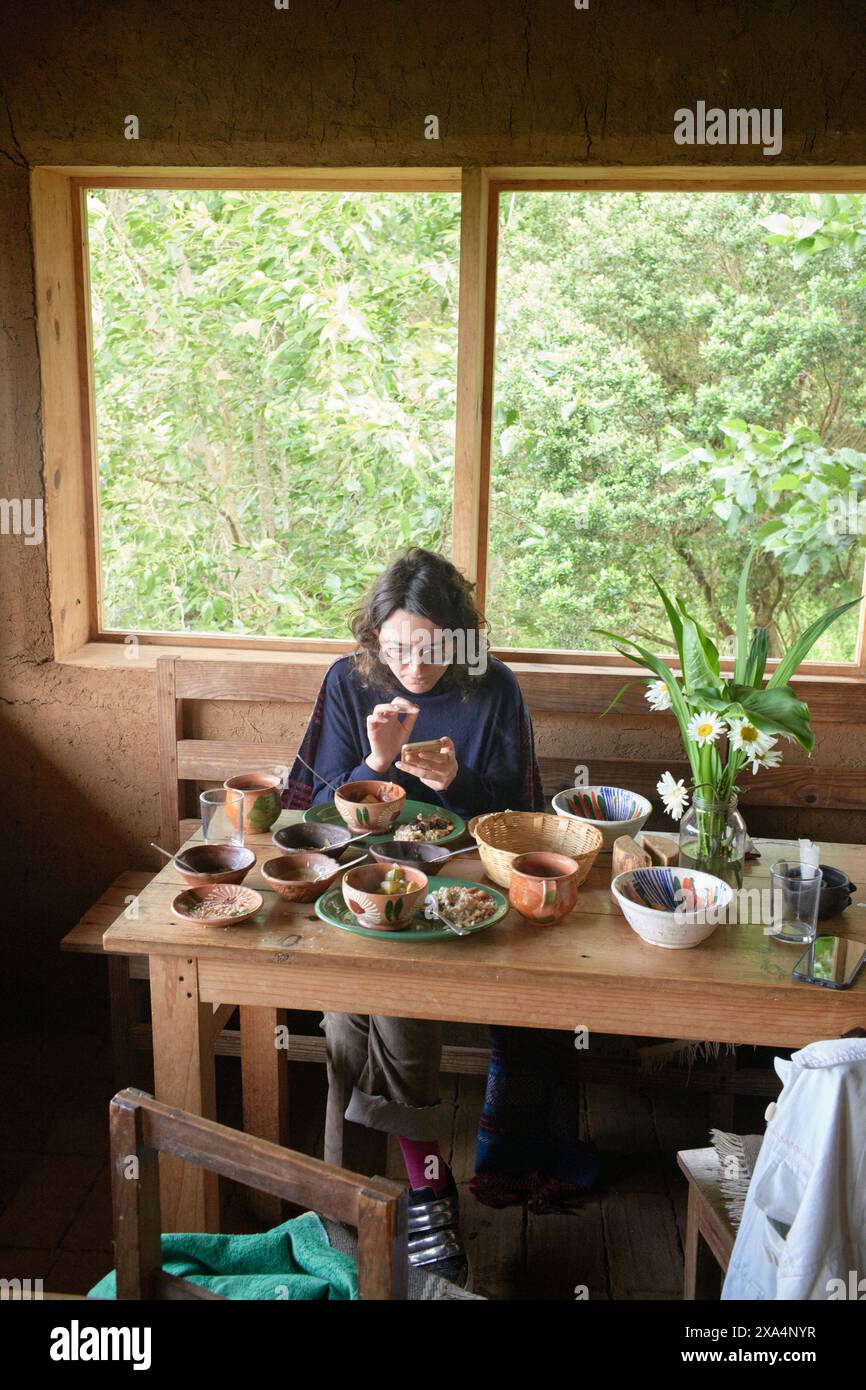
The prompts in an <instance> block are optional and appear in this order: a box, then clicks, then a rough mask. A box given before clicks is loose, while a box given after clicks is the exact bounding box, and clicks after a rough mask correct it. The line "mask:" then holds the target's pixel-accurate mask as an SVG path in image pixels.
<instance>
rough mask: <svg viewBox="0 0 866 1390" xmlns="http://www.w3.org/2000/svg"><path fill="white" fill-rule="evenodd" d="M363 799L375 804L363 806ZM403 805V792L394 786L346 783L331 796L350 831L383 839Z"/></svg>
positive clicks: (373, 783)
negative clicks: (365, 833)
mask: <svg viewBox="0 0 866 1390" xmlns="http://www.w3.org/2000/svg"><path fill="white" fill-rule="evenodd" d="M365 796H375V797H377V798H378V800H376V801H373V802H369V803H367V804H363V799H364V797H365ZM405 801H406V792H405V791H404V789H403V788H402V787H398V786H397V783H396V782H346V783H345V785H344V786H342V787H338V788H337V791H336V792H335V793H334V805H335V806H336V808H337V811H338V812H339V814H340V815H341V816H342V818H343V821H344V822H345V824H346V825H347V826H348V827H349V829H350V830H352V831H354V833H355V834H356V835H357V834H363V833H364V832H365V831H369V833H370V834H372V835H384V833H385V831H386V830H390V829H391V826H392V825H393V824H394V822H395V821H397V820H399V818H400V813H401V812H402V810H403V806H404V804H405Z"/></svg>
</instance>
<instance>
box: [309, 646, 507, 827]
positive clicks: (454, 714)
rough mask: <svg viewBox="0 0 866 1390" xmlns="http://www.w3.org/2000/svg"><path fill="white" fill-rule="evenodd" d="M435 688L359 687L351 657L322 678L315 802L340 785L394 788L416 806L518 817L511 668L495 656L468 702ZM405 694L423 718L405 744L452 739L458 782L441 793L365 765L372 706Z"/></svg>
mask: <svg viewBox="0 0 866 1390" xmlns="http://www.w3.org/2000/svg"><path fill="white" fill-rule="evenodd" d="M441 684H442V682H441V681H440V682H439V683H438V685H437V686H434V687H433V689H432V690H429V691H427V693H426V694H423V695H419V694H417V693H416V692H415V691H409V690H406V689H405V688H404V687H403V686H402V685H400V684H399V682H398V684H397V689H396V690H391V691H384V690H375V689H372V688H365V687H364V686H362V685H361V683H360V680H359V678H358V675H357V673H356V671H355V669H354V664H353V662H352V659H351V657H348V656H345V657H342V658H341V659H340V660H339V661H335V662H334V664H333V666H332V667H331V668H330V670H329V671H328V674H327V676H326V677H325V705H324V710H323V715H322V729H321V733H320V736H319V745H318V748H317V750H316V759H315V762H316V772H317V773H318V774H319V777H318V778H317V779H316V783H315V786H314V789H313V801H329V800H330V799H331V797H332V796H333V792H332V791H331V788H330V787H328V786H326V785H325V782H324V781H323V780H320V778H321V779H324V778H327V780H328V781H329V782H331V783H333V785H334V786H336V787H339V786H340V784H341V783H344V782H359V781H364V780H365V779H371V780H373V781H377V782H378V781H383V780H387V781H391V782H396V783H398V784H399V785H400V786H401V787H405V789H406V795H407V796H408V797H409V798H410V799H412V800H415V801H426V802H428V803H430V804H431V805H434V806H442V807H444V808H445V809H446V810H449V811H454V812H455V813H456V814H457V815H458V816H462V817H463V818H464V819H466V818H467V817H469V816H476V815H479V814H480V813H481V812H485V811H506V810H519V809H521V807H522V804H523V796H524V790H523V772H522V768H521V750H520V710H521V705H522V703H523V696H522V693H521V690H520V686H519V685H518V683H517V680H516V679H515V677H514V675H513V674H512V672H511V671H509V669H508V667H507V666H505V665H503V663H502V662H501V661H497V660H496V658H495V657H491V658H490V659H489V662H488V669H487V672H486V674H485V675H484V676H480V677H478V678H477V679H476V681H475V682H474V686H475V688H473V690H472V691H471V693H470V695H469V698H468V699H463V698H462V694H461V692H460V691H459V690H454V689H453V688H452V689H445V690H440V689H439V688H438V687H439V686H441ZM395 695H402V696H403V697H404V699H406V700H410V701H411V702H412V704H414V705H417V707H418V709H419V710H420V714H419V715H418V718H417V719H416V721H415V726H414V728H413V730H412V733H411V734H410V735H408V739H407V741H411V742H412V743H417V742H420V741H421V740H422V739H433V738H444V737H445V736H447V737H449V738H451V739H453V741H454V750H455V755H456V758H457V763H458V769H459V770H458V772H457V776H456V777H455V778H454V781H453V782H452V783H451V785H450V787H448V788H447V789H446V790H445V791H444V792H437V791H434V790H433V788H432V787H426V786H425V785H424V783H423V782H421V781H419V780H418V778H417V777H413V776H411V774H410V773H408V772H400V771H399V770H398V769H397V768H395V767H391V768H389V769H388V771H387V772H386V773H381V772H375V771H374V770H373V768H371V767H368V765H367V763H366V762H365V761H364V759H365V757H366V755H367V754H368V753H369V751H370V741H369V739H368V738H367V715H368V714H371V713H372V711H373V707H374V706H375V705H378V704H383V703H387V702H388V701H390V700H392V699H393V698H394V696H395Z"/></svg>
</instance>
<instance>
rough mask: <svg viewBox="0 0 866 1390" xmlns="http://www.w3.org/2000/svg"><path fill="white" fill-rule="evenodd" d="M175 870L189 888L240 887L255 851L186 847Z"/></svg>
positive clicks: (214, 847) (220, 846)
mask: <svg viewBox="0 0 866 1390" xmlns="http://www.w3.org/2000/svg"><path fill="white" fill-rule="evenodd" d="M180 858H181V861H182V862H181V863H180V864H178V862H177V860H175V861H174V862H175V868H176V869H177V871H178V873H179V874H180V876H181V878H182V879H184V881H185V882H186V883H188V884H189V886H190V888H207V887H210V886H211V885H212V884H215V883H240V882H241V880H242V879H243V878H245V877H246V875H247V874H248V873H249V871H250V869H251V868H252V867H253V865H254V864H255V862H256V855H255V850H251V849H246V848H245V847H244V846H243V845H187V847H186V849H185V850H182V851H180Z"/></svg>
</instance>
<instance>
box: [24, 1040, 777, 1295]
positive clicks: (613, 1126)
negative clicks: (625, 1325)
mask: <svg viewBox="0 0 866 1390" xmlns="http://www.w3.org/2000/svg"><path fill="white" fill-rule="evenodd" d="M140 1060H141V1062H142V1063H143V1064H144V1069H143V1071H142V1072H141V1074H140V1075H138V1076H136V1077H135V1078H130V1080H131V1081H133V1082H134V1084H137V1085H139V1086H142V1087H143V1088H144V1089H149V1087H150V1082H149V1076H148V1070H147V1068H148V1059H147V1058H146V1057H143V1056H142V1057H141V1059H140ZM217 1069H218V1077H217V1080H218V1094H219V1111H220V1114H219V1118H220V1119H221V1120H223V1121H224V1122H225V1123H227V1124H239V1121H240V1085H239V1067H238V1064H237V1062H236V1061H234V1060H233V1059H231V1058H223V1057H221V1058H218V1059H217ZM290 1084H291V1087H292V1123H293V1130H292V1144H293V1147H297V1148H299V1149H302V1150H304V1151H305V1152H308V1153H313V1154H318V1155H321V1148H322V1133H323V1120H324V1100H325V1074H324V1068H322V1067H321V1066H316V1065H313V1064H304V1063H293V1064H292V1066H291V1080H290ZM443 1085H444V1090H443V1099H444V1100H445V1101H446V1102H447V1103H448V1104H449V1105H450V1107H451V1134H450V1142H449V1145H448V1154H447V1156H448V1159H449V1162H450V1163H451V1165H452V1167H453V1170H454V1173H455V1177H456V1179H457V1181H458V1183H459V1185H460V1192H461V1210H462V1226H463V1235H464V1240H465V1241H466V1245H467V1248H468V1251H469V1257H470V1260H471V1263H472V1269H473V1287H474V1289H475V1291H476V1292H477V1293H482V1294H485V1295H486V1296H488V1297H490V1298H494V1299H516V1300H523V1299H533V1300H538V1299H545V1300H547V1299H550V1300H561V1299H566V1300H572V1299H574V1298H575V1297H576V1290H582V1289H584V1288H585V1290H586V1295H584V1296H588V1297H590V1298H595V1299H599V1298H601V1299H677V1298H679V1297H680V1296H681V1291H682V1245H683V1234H684V1231H683V1222H684V1220H685V1187H684V1182H683V1180H682V1178H681V1175H680V1174H679V1172H678V1170H677V1167H676V1162H675V1154H676V1151H677V1149H680V1148H694V1147H697V1146H700V1145H703V1144H705V1143H706V1142H707V1141H708V1126H709V1123H710V1119H709V1113H708V1106H709V1102H708V1100H707V1097H706V1094H704V1093H701V1092H698V1091H690V1090H689V1089H688V1088H684V1089H680V1090H675V1091H673V1090H671V1091H668V1090H663V1091H659V1090H653V1091H636V1090H624V1089H620V1088H615V1087H609V1086H598V1085H593V1086H587V1087H584V1088H582V1092H581V1125H582V1130H583V1137H585V1138H589V1139H592V1140H593V1141H594V1142H595V1143H596V1145H597V1146H598V1148H599V1151H600V1152H601V1154H602V1156H603V1157H605V1158H606V1159H607V1160H608V1172H609V1174H610V1180H609V1185H608V1187H607V1189H606V1190H605V1191H604V1192H602V1193H600V1194H599V1195H598V1196H593V1197H590V1198H588V1199H587V1200H586V1202H585V1204H584V1206H583V1207H582V1208H581V1209H580V1210H579V1211H577V1212H576V1213H575V1214H573V1215H569V1216H552V1215H551V1216H528V1215H527V1214H526V1213H525V1211H523V1210H522V1209H516V1208H508V1209H506V1210H504V1211H493V1210H491V1209H489V1208H487V1207H483V1206H480V1205H479V1204H478V1203H477V1202H476V1201H475V1200H474V1199H473V1198H472V1197H471V1195H470V1194H469V1192H468V1188H467V1183H468V1180H469V1178H470V1177H471V1175H472V1172H473V1171H474V1149H475V1129H476V1125H477V1122H478V1114H479V1110H480V1106H481V1097H482V1086H483V1083H482V1079H481V1078H480V1077H467V1076H461V1077H456V1076H447V1077H444V1078H443ZM115 1089H116V1086H115V1084H114V1078H113V1076H112V1066H111V1053H110V1048H109V1045H108V1041H107V1039H106V1038H103V1037H101V1036H97V1035H60V1036H58V1035H50V1034H48V1035H42V1036H40V1035H34V1036H31V1037H28V1038H21V1037H17V1038H14V1039H11V1040H7V1041H6V1042H5V1043H4V1044H3V1046H2V1047H0V1116H2V1136H0V1278H6V1279H11V1278H20V1279H25V1278H30V1279H38V1278H41V1279H43V1281H44V1288H45V1289H46V1290H51V1291H52V1292H56V1293H85V1292H86V1291H87V1289H88V1288H90V1287H91V1286H92V1285H93V1284H94V1283H95V1282H96V1280H97V1279H99V1278H100V1277H101V1276H102V1275H103V1274H105V1273H106V1272H107V1271H108V1270H109V1269H110V1268H111V1264H112V1259H111V1207H110V1180H109V1168H108V1145H107V1134H108V1123H107V1119H108V1109H107V1108H108V1102H109V1100H110V1098H111V1096H112V1095H113V1094H114V1091H115ZM765 1104H766V1102H765V1101H761V1102H757V1101H754V1100H751V1099H743V1100H740V1101H738V1103H737V1111H736V1116H735V1122H736V1126H737V1128H738V1129H740V1131H741V1132H749V1133H755V1132H759V1131H760V1130H761V1129H762V1128H763V1125H762V1118H761V1117H762V1115H763V1109H764V1106H765ZM389 1176H393V1177H396V1178H400V1179H402V1178H403V1176H404V1174H403V1171H402V1166H401V1164H400V1158H399V1151H398V1150H395V1151H394V1152H393V1153H392V1154H391V1155H390V1158H389ZM227 1196H228V1201H227V1202H226V1208H225V1212H226V1215H225V1219H224V1221H223V1227H224V1229H226V1230H243V1229H250V1227H249V1225H248V1224H247V1221H246V1218H245V1214H244V1206H243V1202H242V1198H241V1194H240V1193H239V1192H238V1191H237V1190H234V1191H232V1192H230V1193H228V1194H227Z"/></svg>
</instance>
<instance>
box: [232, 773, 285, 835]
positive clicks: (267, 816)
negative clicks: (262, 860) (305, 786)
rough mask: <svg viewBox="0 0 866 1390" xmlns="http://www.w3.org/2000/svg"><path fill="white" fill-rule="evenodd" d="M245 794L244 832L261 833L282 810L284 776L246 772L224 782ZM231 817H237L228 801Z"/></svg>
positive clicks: (269, 826) (268, 827) (268, 828)
mask: <svg viewBox="0 0 866 1390" xmlns="http://www.w3.org/2000/svg"><path fill="white" fill-rule="evenodd" d="M223 786H224V787H226V788H229V787H233V788H235V789H236V790H237V791H239V792H243V795H244V809H243V818H244V833H245V834H246V833H248V832H251V833H252V834H260V833H261V832H262V831H263V830H270V828H271V826H272V825H273V823H274V821H275V820H276V819H277V817H278V816H279V814H280V811H281V810H282V808H283V806H282V799H281V791H282V778H281V777H280V775H279V773H276V772H244V773H242V774H241V776H239V777H229V779H228V781H226V782H223ZM226 812H227V814H228V816H229V819H230V820H232V819H233V818H234V819H236V818H237V811H236V810H235V809H234V807H233V805H231V804H229V803H228V802H227V803H226Z"/></svg>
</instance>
